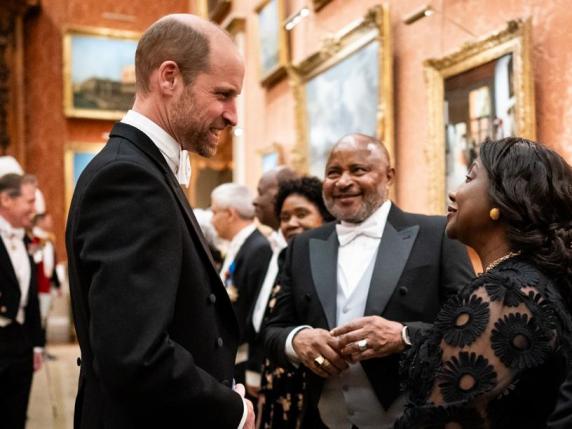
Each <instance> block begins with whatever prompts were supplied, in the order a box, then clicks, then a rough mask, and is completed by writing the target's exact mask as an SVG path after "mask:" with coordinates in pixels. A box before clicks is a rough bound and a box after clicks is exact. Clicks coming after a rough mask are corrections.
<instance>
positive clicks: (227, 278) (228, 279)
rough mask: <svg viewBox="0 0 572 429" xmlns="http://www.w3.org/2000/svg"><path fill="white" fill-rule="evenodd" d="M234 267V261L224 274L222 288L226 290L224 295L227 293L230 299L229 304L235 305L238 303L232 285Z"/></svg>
mask: <svg viewBox="0 0 572 429" xmlns="http://www.w3.org/2000/svg"><path fill="white" fill-rule="evenodd" d="M235 269H236V266H235V265H234V261H232V263H231V264H230V266H229V267H228V270H227V271H226V273H224V287H225V288H226V293H228V297H229V298H230V302H232V303H235V302H236V301H238V289H237V287H236V286H235V285H234V282H233V277H234V271H235Z"/></svg>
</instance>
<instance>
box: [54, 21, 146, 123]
mask: <svg viewBox="0 0 572 429" xmlns="http://www.w3.org/2000/svg"><path fill="white" fill-rule="evenodd" d="M139 37H140V34H139V33H135V32H131V31H122V30H115V29H109V28H92V27H69V28H67V29H66V31H65V33H64V38H63V51H64V112H65V115H66V116H68V117H75V118H92V119H111V120H114V119H121V118H122V116H123V115H124V113H125V112H126V111H127V110H128V109H129V108H130V107H131V105H132V104H133V100H134V97H135V50H136V48H137V41H138V40H139Z"/></svg>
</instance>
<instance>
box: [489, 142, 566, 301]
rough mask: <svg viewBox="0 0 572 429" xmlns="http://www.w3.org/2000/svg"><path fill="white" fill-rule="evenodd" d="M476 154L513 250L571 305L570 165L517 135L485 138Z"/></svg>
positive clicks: (546, 149) (558, 156) (549, 151)
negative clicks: (531, 265)
mask: <svg viewBox="0 0 572 429" xmlns="http://www.w3.org/2000/svg"><path fill="white" fill-rule="evenodd" d="M480 158H481V163H482V165H483V166H484V167H485V169H486V171H487V174H488V177H489V181H490V189H489V195H490V197H491V200H492V203H493V205H494V206H495V207H498V208H499V209H500V212H501V221H503V222H504V223H505V224H506V226H507V239H508V241H509V245H510V247H511V250H513V251H520V252H521V254H522V255H523V257H525V258H527V259H528V260H530V261H532V262H533V263H534V264H536V265H537V266H538V267H539V268H540V269H541V270H542V271H544V272H545V273H546V274H548V275H549V276H550V277H551V278H552V279H553V280H554V281H556V283H558V284H559V285H561V286H562V287H561V288H560V289H561V293H562V294H563V295H564V297H565V299H566V300H567V302H568V303H570V304H572V167H570V165H569V164H568V163H567V162H566V161H565V160H564V159H563V158H562V157H561V156H560V155H558V154H557V153H556V152H554V151H553V150H551V149H549V148H547V147H546V146H544V145H542V144H539V143H535V142H533V141H530V140H525V139H522V138H518V137H509V138H505V139H502V140H499V141H491V140H487V141H486V142H484V143H483V144H482V145H481V147H480Z"/></svg>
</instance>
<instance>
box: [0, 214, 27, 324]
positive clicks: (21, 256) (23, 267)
mask: <svg viewBox="0 0 572 429" xmlns="http://www.w3.org/2000/svg"><path fill="white" fill-rule="evenodd" d="M24 234H25V232H24V229H23V228H13V227H12V225H10V223H9V222H8V221H7V220H6V219H4V218H3V217H2V216H0V235H1V236H2V241H3V242H4V246H5V247H6V251H7V252H8V256H9V257H10V262H11V263H12V268H13V269H14V273H15V274H16V279H17V280H18V285H19V286H20V306H19V309H18V313H17V314H16V321H17V322H18V323H20V324H24V321H25V309H26V305H27V304H28V291H29V289H30V278H31V275H32V268H31V267H30V259H29V257H28V251H27V249H26V245H25V243H24ZM10 323H12V321H11V320H10V319H8V318H6V317H2V316H0V327H4V326H8V325H9V324H10Z"/></svg>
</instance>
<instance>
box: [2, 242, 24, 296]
mask: <svg viewBox="0 0 572 429" xmlns="http://www.w3.org/2000/svg"><path fill="white" fill-rule="evenodd" d="M0 269H1V270H2V271H4V272H5V273H8V276H9V277H10V280H12V281H11V282H10V284H12V285H13V286H15V287H16V288H17V289H18V290H20V285H19V284H18V279H17V278H16V272H15V271H14V267H13V266H12V262H11V260H10V255H8V250H7V249H6V246H4V241H3V240H2V239H1V238H0Z"/></svg>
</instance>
